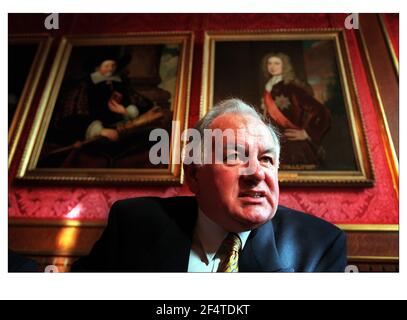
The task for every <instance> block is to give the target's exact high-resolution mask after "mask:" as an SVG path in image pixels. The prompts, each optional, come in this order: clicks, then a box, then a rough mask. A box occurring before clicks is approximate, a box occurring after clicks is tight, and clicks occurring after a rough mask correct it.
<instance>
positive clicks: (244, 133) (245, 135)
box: [211, 113, 275, 149]
mask: <svg viewBox="0 0 407 320" xmlns="http://www.w3.org/2000/svg"><path fill="white" fill-rule="evenodd" d="M211 129H213V130H215V129H217V130H221V131H222V132H223V133H226V132H227V133H233V135H234V139H235V141H236V142H237V143H238V144H244V145H247V144H249V145H252V144H259V145H260V146H261V147H262V148H263V149H270V148H273V147H275V146H274V139H273V138H272V136H271V133H270V130H269V128H268V127H267V126H266V125H265V124H264V123H263V122H262V121H260V120H259V119H257V118H255V117H253V116H251V115H247V116H244V115H241V114H234V113H229V114H224V115H221V116H219V117H218V118H216V119H215V120H214V121H213V122H212V125H211ZM227 136H228V135H226V134H225V135H224V139H223V140H224V143H227Z"/></svg>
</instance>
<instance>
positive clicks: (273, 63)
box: [267, 57, 283, 76]
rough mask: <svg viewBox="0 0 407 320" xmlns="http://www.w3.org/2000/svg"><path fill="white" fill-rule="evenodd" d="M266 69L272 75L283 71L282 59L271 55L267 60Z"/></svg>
mask: <svg viewBox="0 0 407 320" xmlns="http://www.w3.org/2000/svg"><path fill="white" fill-rule="evenodd" d="M267 70H268V72H269V73H270V74H271V75H272V76H278V75H280V74H282V73H283V61H282V60H281V59H280V58H279V57H271V58H269V59H268V61H267Z"/></svg>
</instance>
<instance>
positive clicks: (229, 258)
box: [217, 233, 242, 272]
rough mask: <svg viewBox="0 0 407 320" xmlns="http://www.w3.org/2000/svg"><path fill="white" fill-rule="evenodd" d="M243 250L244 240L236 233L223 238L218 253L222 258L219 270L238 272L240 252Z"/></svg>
mask: <svg viewBox="0 0 407 320" xmlns="http://www.w3.org/2000/svg"><path fill="white" fill-rule="evenodd" d="M241 250H242V241H241V240H240V237H239V235H238V234H236V233H229V234H228V236H227V237H226V238H225V240H223V242H222V245H221V246H220V248H219V250H218V253H217V255H218V256H219V257H220V258H221V263H220V264H219V267H218V272H238V271H239V266H238V259H239V253H240V251H241Z"/></svg>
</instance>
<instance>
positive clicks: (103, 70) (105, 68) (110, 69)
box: [98, 60, 117, 77]
mask: <svg viewBox="0 0 407 320" xmlns="http://www.w3.org/2000/svg"><path fill="white" fill-rule="evenodd" d="M116 68H117V63H116V61H114V60H105V61H103V62H102V63H101V64H100V66H99V67H98V71H99V72H100V74H102V75H103V76H106V77H109V76H111V75H112V74H114V73H115V72H116Z"/></svg>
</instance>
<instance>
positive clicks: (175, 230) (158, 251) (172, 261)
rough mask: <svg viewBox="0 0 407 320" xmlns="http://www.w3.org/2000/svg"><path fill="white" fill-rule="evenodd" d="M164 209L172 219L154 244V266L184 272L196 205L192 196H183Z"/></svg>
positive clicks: (159, 268) (195, 214) (168, 270)
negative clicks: (173, 204)
mask: <svg viewBox="0 0 407 320" xmlns="http://www.w3.org/2000/svg"><path fill="white" fill-rule="evenodd" d="M181 202H182V203H183V205H182V206H180V205H179V204H180V203H181ZM166 209H167V210H168V211H169V215H170V216H171V217H172V218H173V219H172V220H171V221H170V222H169V223H168V225H167V226H166V228H165V230H164V231H163V233H162V234H161V236H160V237H159V239H158V240H157V242H156V245H155V246H154V247H155V253H154V255H155V261H156V264H155V266H156V268H157V271H161V272H186V271H188V262H189V254H190V251H191V245H192V236H193V231H194V227H195V224H196V219H197V213H198V206H197V203H196V200H195V198H194V197H183V198H178V199H177V205H175V206H172V204H169V205H168V207H167V208H166Z"/></svg>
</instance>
